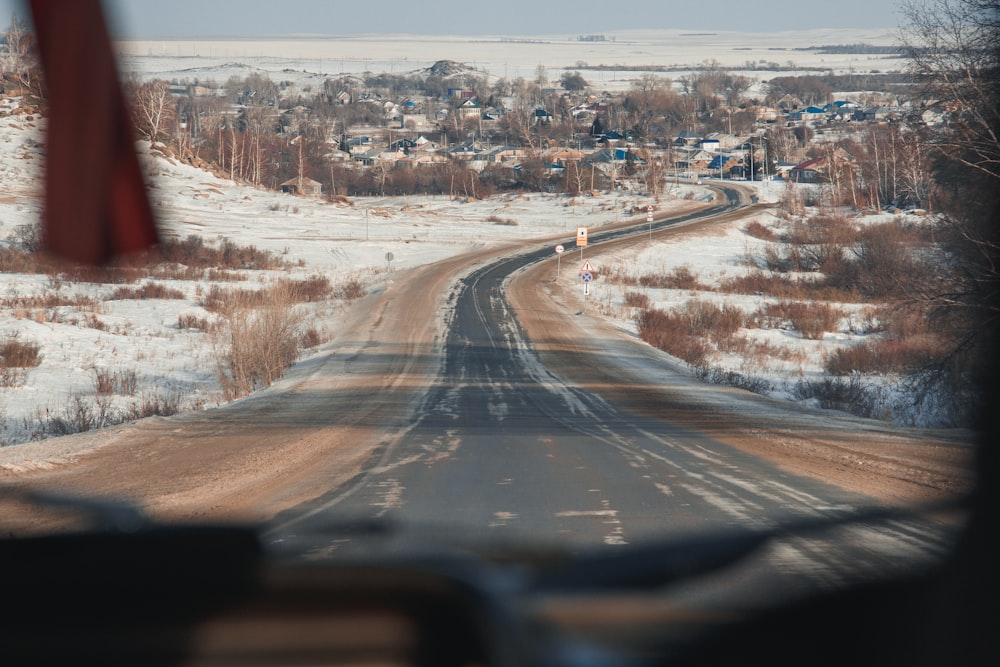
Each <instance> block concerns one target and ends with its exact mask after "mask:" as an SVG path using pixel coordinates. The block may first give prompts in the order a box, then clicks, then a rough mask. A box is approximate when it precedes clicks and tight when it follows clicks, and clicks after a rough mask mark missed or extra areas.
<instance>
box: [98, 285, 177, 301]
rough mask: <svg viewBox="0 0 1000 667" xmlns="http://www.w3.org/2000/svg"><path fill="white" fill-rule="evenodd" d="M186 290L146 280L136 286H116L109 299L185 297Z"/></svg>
mask: <svg viewBox="0 0 1000 667" xmlns="http://www.w3.org/2000/svg"><path fill="white" fill-rule="evenodd" d="M184 298H185V295H184V292H182V291H180V290H179V289H175V288H173V287H166V286H164V285H161V284H160V283H156V282H152V281H150V282H145V283H143V284H142V285H139V286H136V287H116V288H115V289H114V291H112V292H111V294H110V295H108V301H128V300H136V301H138V300H144V299H175V300H179V299H184Z"/></svg>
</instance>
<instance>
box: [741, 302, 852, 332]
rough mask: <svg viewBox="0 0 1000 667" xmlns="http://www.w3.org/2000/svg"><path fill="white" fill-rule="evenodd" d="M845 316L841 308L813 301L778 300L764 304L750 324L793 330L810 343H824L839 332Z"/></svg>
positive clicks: (750, 320) (761, 327)
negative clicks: (818, 341) (825, 339)
mask: <svg viewBox="0 0 1000 667" xmlns="http://www.w3.org/2000/svg"><path fill="white" fill-rule="evenodd" d="M845 317H846V313H845V312H844V311H843V310H842V309H840V308H834V307H833V306H831V305H829V304H827V303H822V302H812V301H779V302H778V303H768V304H765V305H764V307H763V308H761V309H759V310H757V312H755V313H754V314H753V315H751V316H750V318H749V320H748V322H750V323H751V324H752V326H754V327H755V328H758V329H788V328H792V329H794V330H796V331H798V332H799V333H801V334H802V337H803V338H806V339H808V340H822V338H823V336H824V335H825V334H827V333H828V332H829V333H832V332H835V331H837V330H838V328H839V325H840V322H841V321H842V320H843V319H844V318H845Z"/></svg>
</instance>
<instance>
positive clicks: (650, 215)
mask: <svg viewBox="0 0 1000 667" xmlns="http://www.w3.org/2000/svg"><path fill="white" fill-rule="evenodd" d="M646 222H648V223H649V240H650V242H652V240H653V205H652V204H650V205H649V206H648V207H647V208H646Z"/></svg>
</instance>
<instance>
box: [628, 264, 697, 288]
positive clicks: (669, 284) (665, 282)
mask: <svg viewBox="0 0 1000 667" xmlns="http://www.w3.org/2000/svg"><path fill="white" fill-rule="evenodd" d="M638 282H639V285H641V286H643V287H655V288H659V289H682V290H706V289H708V288H707V287H705V285H704V284H702V283H701V282H700V281H699V280H698V275H697V274H696V273H695V272H694V271H692V270H691V267H690V266H678V267H675V268H674V269H673V270H672V271H669V272H667V273H648V274H645V275H642V276H639V280H638Z"/></svg>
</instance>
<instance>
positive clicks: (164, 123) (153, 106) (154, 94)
mask: <svg viewBox="0 0 1000 667" xmlns="http://www.w3.org/2000/svg"><path fill="white" fill-rule="evenodd" d="M125 93H126V96H127V97H128V99H129V100H130V101H131V103H132V115H133V117H134V122H135V126H136V130H137V131H138V132H139V134H140V135H141V136H143V137H145V138H146V139H149V140H150V141H154V142H155V141H163V140H164V139H166V138H167V137H168V136H169V135H170V134H172V133H173V132H174V131H175V129H176V128H175V123H176V121H177V109H176V104H175V103H174V100H173V98H172V97H171V95H170V83H169V82H167V81H165V80H163V79H153V80H152V81H145V82H140V81H138V80H137V79H134V78H133V79H131V80H130V81H128V82H126V85H125Z"/></svg>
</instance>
